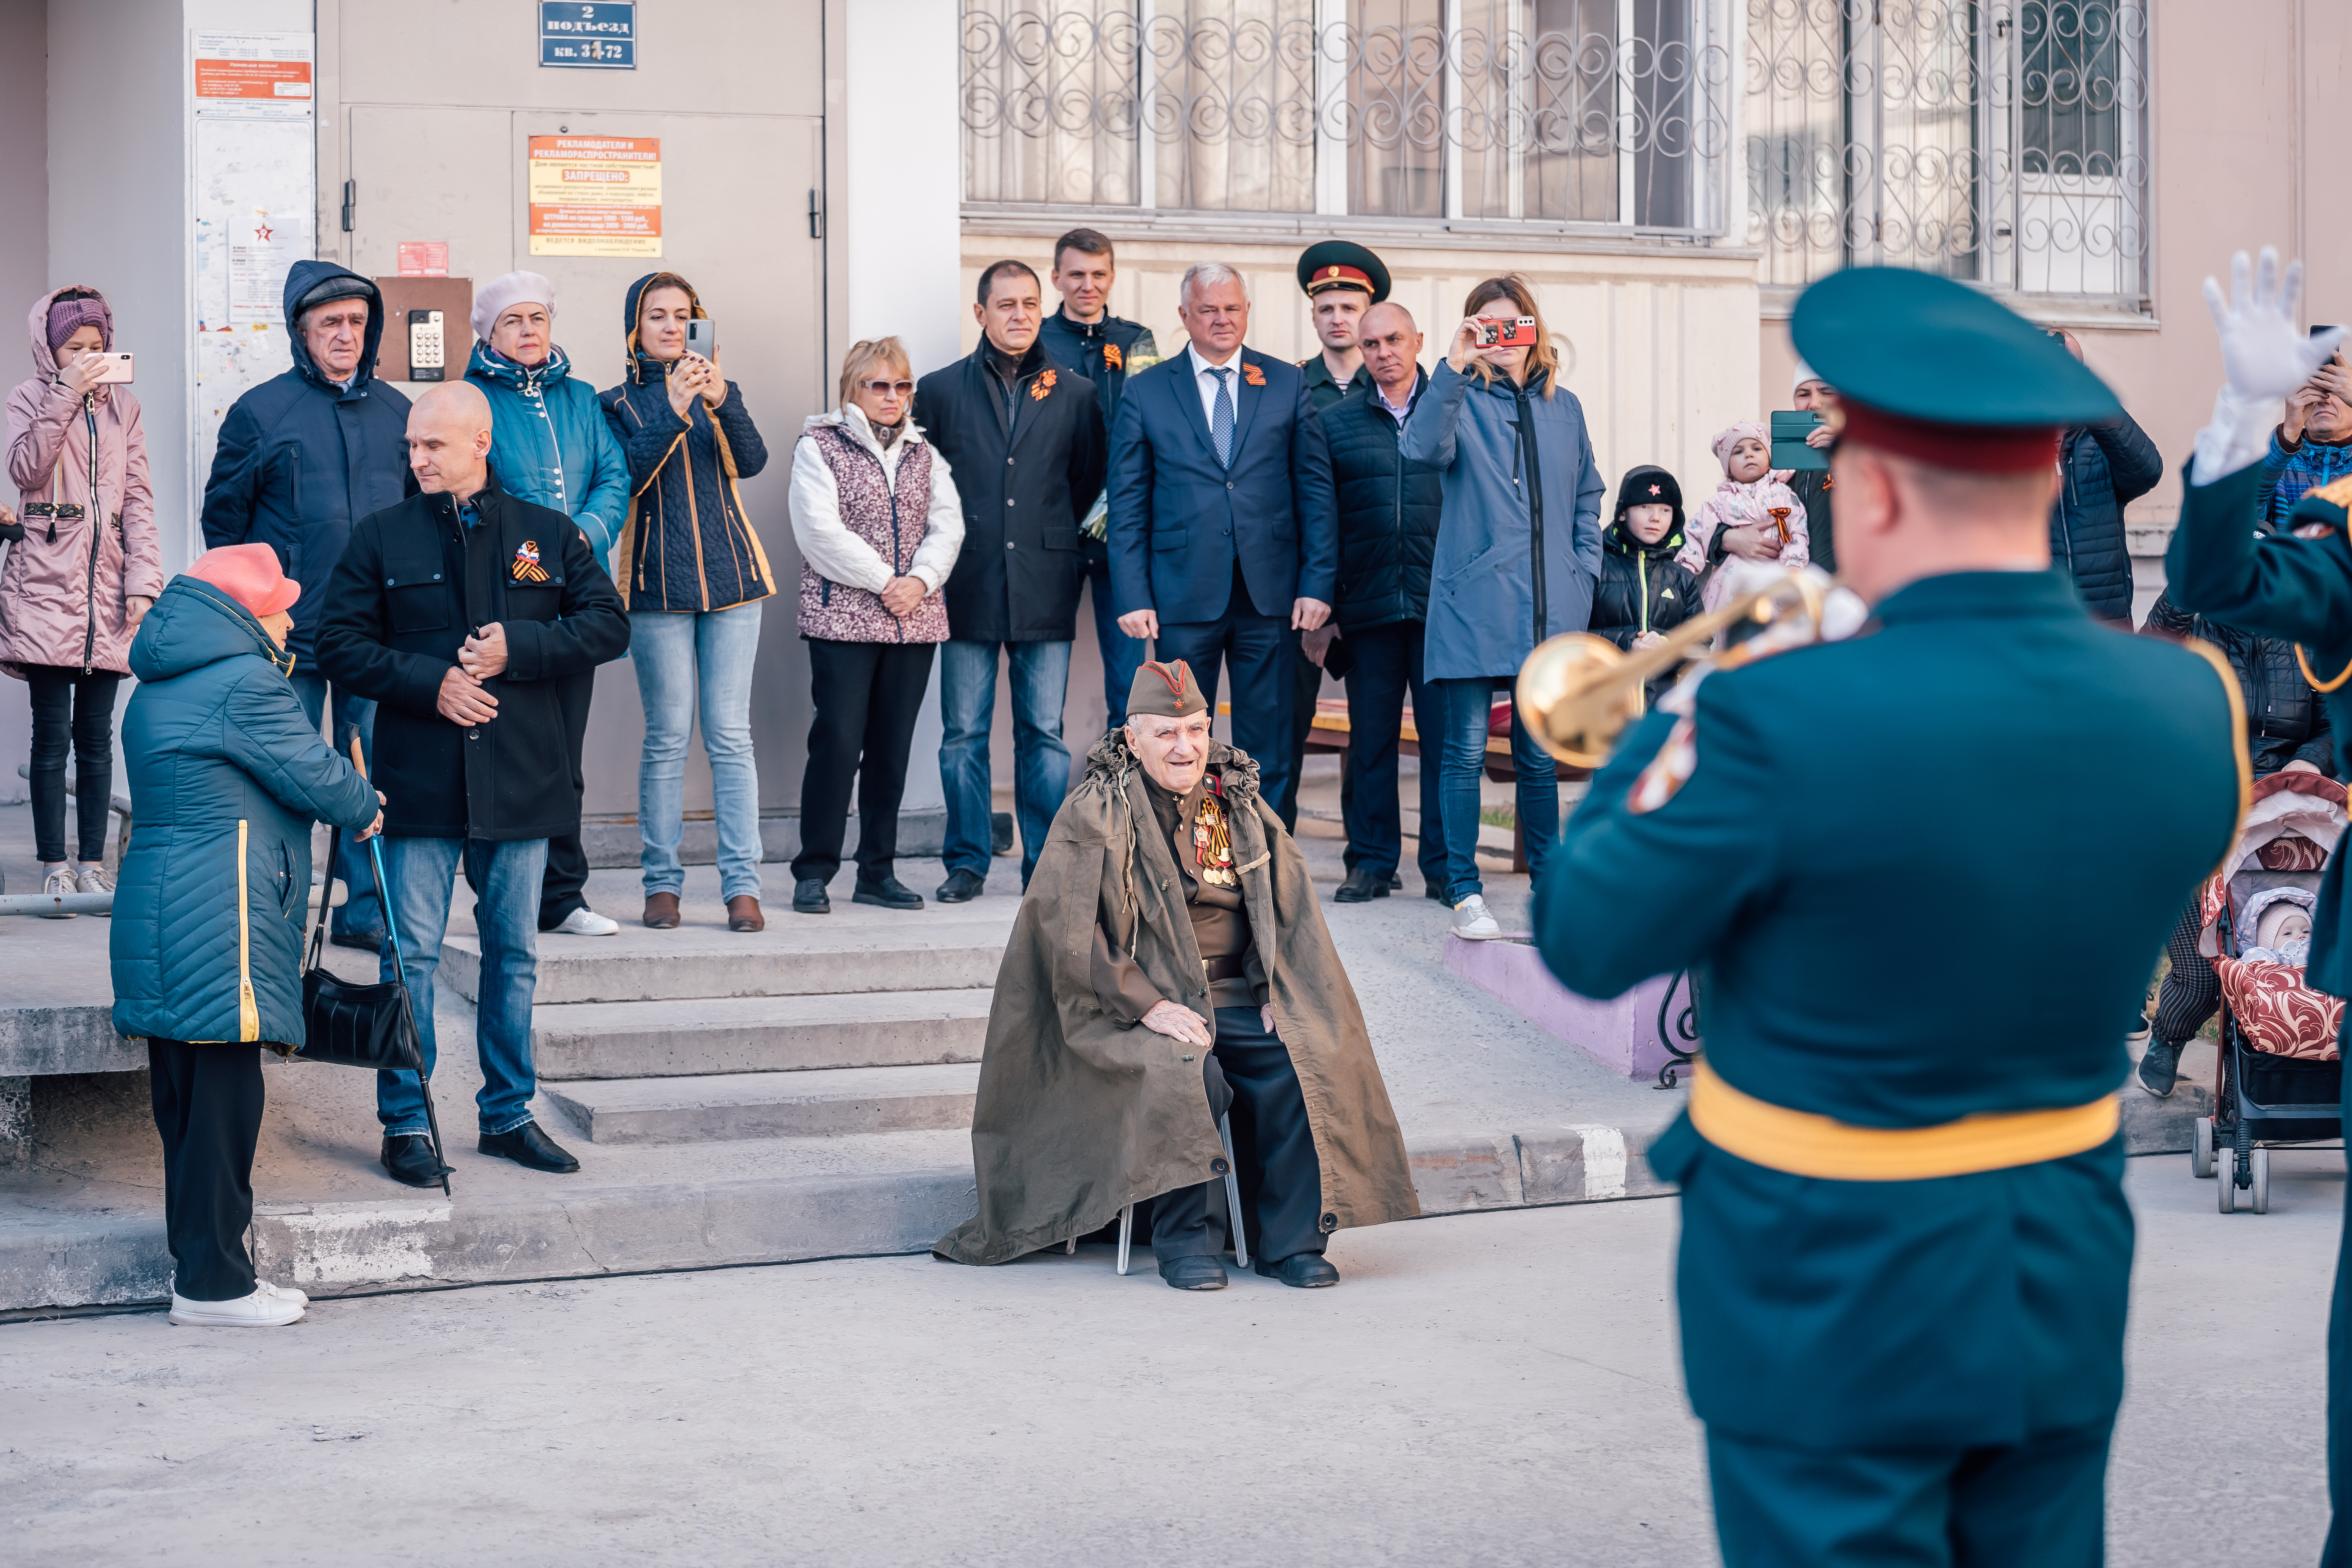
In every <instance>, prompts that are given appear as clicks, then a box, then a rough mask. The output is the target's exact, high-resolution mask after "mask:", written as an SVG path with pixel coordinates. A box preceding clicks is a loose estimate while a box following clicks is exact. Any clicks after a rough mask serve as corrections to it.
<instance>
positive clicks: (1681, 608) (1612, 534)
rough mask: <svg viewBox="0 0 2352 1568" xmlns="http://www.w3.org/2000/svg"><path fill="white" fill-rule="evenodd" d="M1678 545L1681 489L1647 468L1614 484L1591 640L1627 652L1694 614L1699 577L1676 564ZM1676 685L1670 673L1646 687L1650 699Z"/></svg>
mask: <svg viewBox="0 0 2352 1568" xmlns="http://www.w3.org/2000/svg"><path fill="white" fill-rule="evenodd" d="M1682 547H1683V489H1682V486H1680V485H1678V484H1676V483H1675V477H1674V475H1672V474H1670V473H1668V472H1666V470H1665V469H1664V468H1659V467H1657V466H1656V465H1654V464H1649V463H1644V464H1643V465H1642V466H1641V467H1640V468H1634V469H1633V470H1631V471H1630V472H1628V473H1627V474H1626V476H1625V477H1624V479H1622V480H1620V481H1619V483H1618V486H1617V515H1616V519H1615V521H1612V522H1611V523H1610V525H1609V526H1608V528H1606V529H1605V530H1603V531H1602V532H1601V581H1600V582H1599V584H1596V585H1595V586H1594V588H1593V591H1592V623H1591V631H1592V635H1593V636H1594V637H1607V638H1608V639H1609V640H1610V641H1611V642H1613V643H1615V644H1616V645H1617V646H1618V647H1622V648H1623V649H1625V650H1626V651H1627V652H1629V653H1630V652H1632V651H1633V649H1635V648H1643V647H1650V646H1652V645H1653V644H1654V643H1656V642H1658V641H1659V640H1660V634H1661V633H1664V632H1669V631H1672V630H1673V629H1674V628H1675V627H1676V626H1680V625H1682V624H1683V622H1684V621H1685V619H1686V618H1688V617H1689V616H1694V615H1696V614H1697V613H1698V578H1697V577H1696V575H1694V574H1692V572H1691V570H1690V568H1688V567H1686V566H1678V565H1676V564H1675V552H1676V551H1678V550H1680V549H1681V548H1682ZM1672 684H1674V674H1673V672H1672V671H1668V672H1667V673H1665V674H1664V675H1660V676H1656V677H1654V678H1653V679H1651V680H1650V681H1648V682H1647V683H1646V684H1645V686H1644V687H1643V693H1642V696H1643V706H1644V707H1646V706H1648V704H1650V703H1653V702H1655V701H1656V700H1658V697H1659V695H1660V694H1661V693H1663V692H1664V690H1665V689H1666V688H1667V687H1669V686H1671V685H1672Z"/></svg>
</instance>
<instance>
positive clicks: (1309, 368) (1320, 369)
mask: <svg viewBox="0 0 2352 1568" xmlns="http://www.w3.org/2000/svg"><path fill="white" fill-rule="evenodd" d="M1298 368H1299V369H1300V370H1302V371H1304V372H1306V374H1307V402H1308V403H1309V404H1311V405H1313V406H1314V409H1315V412H1316V413H1318V414H1320V413H1322V412H1323V411H1324V410H1325V409H1326V408H1328V407H1330V406H1331V405H1333V404H1335V403H1337V402H1339V399H1341V398H1343V397H1345V396H1347V395H1348V394H1349V393H1350V392H1353V391H1354V390H1355V389H1356V388H1358V387H1360V386H1366V385H1369V384H1370V383H1371V379H1372V378H1371V377H1370V376H1369V375H1367V374H1365V373H1364V367H1363V366H1361V365H1358V366H1357V367H1356V374H1353V375H1351V376H1349V378H1348V379H1347V380H1346V381H1334V380H1332V379H1331V367H1330V365H1329V364H1328V363H1326V362H1325V361H1324V358H1323V353H1322V351H1321V350H1319V349H1318V350H1317V351H1316V352H1315V353H1311V354H1309V355H1307V357H1306V358H1305V359H1303V360H1300V361H1299V362H1298Z"/></svg>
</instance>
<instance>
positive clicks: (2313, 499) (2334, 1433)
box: [2164, 463, 2352, 1565]
mask: <svg viewBox="0 0 2352 1568" xmlns="http://www.w3.org/2000/svg"><path fill="white" fill-rule="evenodd" d="M2183 477H2184V479H2186V476H2183ZM2262 478H2263V475H2262V465H2261V464H2260V463H2255V464H2252V465H2251V466H2249V467H2247V468H2241V469H2239V470H2238V471H2237V472H2236V473H2234V474H2229V475H2225V476H2223V477H2222V478H2221V479H2217V480H2215V481H2214V482H2213V483H2211V484H2210V485H2193V484H2186V483H2184V485H2183V494H2182V498H2181V505H2180V526H2179V527H2178V528H2176V529H2174V530H2173V532H2172V547H2171V549H2170V550H2169V551H2168V552H2167V553H2166V556H2165V561H2164V572H2165V584H2166V585H2165V592H2166V594H2167V595H2169V596H2170V597H2171V599H2172V602H2173V603H2174V604H2176V605H2179V606H2180V607H2181V608H2182V609H2184V610H2189V611H2191V612H2192V613H2194V614H2197V615H2200V616H2210V617H2211V618H2213V619H2214V620H2217V621H2220V622H2221V623H2222V624H2223V625H2225V626H2236V627H2238V628H2240V629H2241V630H2242V631H2249V632H2252V633H2255V634H2256V635H2257V636H2261V637H2287V638H2290V639H2292V640H2293V641H2294V643H2295V644H2296V645H2297V646H2298V647H2300V648H2301V649H2302V652H2303V658H2304V661H2305V674H2306V675H2315V676H2316V677H2317V678H2318V679H2317V680H2316V681H2315V682H2314V684H2315V685H2318V686H2321V687H2323V688H2324V687H2326V685H2327V683H2329V682H2331V681H2332V682H2336V683H2337V684H2336V689H2333V690H2326V691H2325V692H2324V693H2323V695H2322V696H2321V698H2320V700H2321V701H2323V702H2325V703H2326V704H2327V720H2328V723H2329V725H2330V727H2331V728H2332V729H2334V731H2335V732H2336V763H2337V769H2336V771H2337V772H2338V773H2341V772H2342V771H2343V766H2344V763H2345V761H2346V759H2347V757H2352V683H2346V682H2343V681H2342V679H2341V678H2342V676H2343V674H2344V671H2345V668H2346V666H2347V665H2352V544H2347V542H2346V538H2345V527H2346V516H2345V507H2346V504H2347V502H2352V484H2347V482H2346V481H2344V480H2342V479H2339V480H2337V481H2336V482H2335V483H2334V484H2329V485H2323V486H2321V487H2320V488H2319V489H2315V490H2313V491H2311V492H2310V493H2309V494H2307V495H2305V497H2304V498H2303V499H2302V500H2299V501H2297V502H2296V503H2295V505H2294V512H2293V513H2292V514H2291V516H2290V518H2289V526H2288V527H2287V528H2286V529H2285V530H2283V531H2278V532H2274V533H2265V534H2261V535H2257V534H2256V533H2255V531H2254V519H2255V517H2256V516H2257V515H2258V514H2259V512H2260V510H2261V509H2262V505H2263V499H2264V498H2263V483H2262ZM2315 523H2316V524H2322V525H2326V528H2327V529H2328V531H2327V532H2326V533H2325V534H2324V535H2322V536H2321V537H2317V538H2311V539H2304V538H2298V537H2296V536H2295V533H2294V529H2295V528H2296V527H2299V526H2305V525H2309V524H2315ZM2346 858H2347V857H2345V856H2344V855H2342V854H2340V853H2339V854H2335V855H2331V856H2329V857H2328V858H2327V869H2326V872H2325V873H2324V874H2323V875H2322V876H2321V878H2320V881H2319V902H2318V907H2317V908H2316V910H2315V911H2314V918H2313V920H2312V922H2311V962H2310V963H2309V964H2308V965H2307V966H2306V967H2305V971H2304V974H2305V980H2306V981H2307V983H2308V984H2311V985H2312V986H2313V987H2315V989H2317V990H2321V991H2325V992H2326V993H2327V994H2329V995H2331V996H2352V922H2347V919H2346V914H2347V911H2346V909H2345V886H2344V863H2345V860H2346ZM2339 1093H2340V1095H2341V1097H2342V1098H2341V1100H2339V1103H2338V1106H2337V1109H2338V1111H2339V1112H2340V1113H2341V1114H2342V1115H2344V1116H2345V1117H2346V1118H2347V1122H2346V1124H2347V1126H2352V1073H2346V1074H2344V1075H2343V1086H2342V1088H2341V1089H2340V1090H2339ZM2327 1485H2328V1493H2329V1496H2330V1498H2331V1499H2332V1500H2333V1502H2334V1504H2335V1510H2336V1517H2335V1521H2334V1522H2333V1523H2332V1524H2331V1525H2330V1527H2329V1529H2328V1534H2327V1545H2326V1550H2325V1552H2323V1553H2322V1555H2321V1558H2320V1561H2321V1562H2322V1563H2326V1564H2330V1565H2333V1564H2338V1563H2347V1562H2352V1247H2339V1248H2338V1249H2337V1251H2336V1298H2335V1303H2334V1307H2333V1310H2331V1311H2330V1312H2329V1314H2328V1320H2327Z"/></svg>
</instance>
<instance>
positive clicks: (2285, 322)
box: [2189, 246, 2344, 485]
mask: <svg viewBox="0 0 2352 1568" xmlns="http://www.w3.org/2000/svg"><path fill="white" fill-rule="evenodd" d="M2302 298H2303V263H2302V262H2301V261H2291V262H2289V263H2288V264H2287V266H2286V270H2285V272H2284V274H2282V273H2281V272H2280V270H2279V258H2278V252H2277V250H2275V249H2274V248H2273V247H2270V246H2264V247H2263V252H2262V260H2261V262H2260V263H2259V264H2258V265H2256V264H2250V263H2249V262H2248V260H2247V258H2246V253H2245V252H2244V251H2239V252H2238V253H2237V254H2236V255H2235V256H2233V257H2231V258H2230V298H2229V300H2228V302H2227V303H2226V304H2225V303H2224V302H2223V300H2222V299H2221V284H2220V282H2219V281H2217V280H2216V279H2211V278H2208V279H2205V304H2206V308H2207V309H2209V310H2211V311H2212V312H2213V324H2214V326H2215V327H2216V328H2218V329H2219V330H2220V332H2221V364H2222V368H2223V371H2224V372H2225V374H2226V375H2227V378H2228V379H2227V381H2226V382H2225V384H2223V386H2222V388H2221V392H2220V393H2219V394H2218V395H2215V397H2214V399H2213V419H2212V422H2211V423H2210V424H2209V425H2207V426H2205V428H2204V429H2202V430H2200V431H2199V432H2198V433H2197V444H2196V448H2195V456H2194V457H2193V458H2191V459H2190V461H2189V482H2190V483H2191V484H2197V485H2210V484H2211V483H2213V482H2214V481H2215V480H2217V479H2222V478H2224V477H2225V476H2227V475H2230V474H2233V473H2236V472H2237V471H2238V470H2239V469H2241V468H2247V467H2249V466H2250V465H2252V464H2253V463H2254V462H2256V461H2257V460H2259V459H2260V458H2261V457H2262V455H2263V449H2264V447H2266V446H2267V445H2268V443H2269V439H2270V431H2271V426H2273V425H2274V424H2276V423H2277V421H2278V413H2279V399H2281V398H2283V397H2284V396H2285V395H2287V394H2288V393H2290V392H2293V391H2294V389H2295V388H2297V387H2299V386H2301V385H2302V384H2304V383H2305V382H2306V381H2309V380H2310V379H2311V376H2312V373H2313V372H2315V371H2316V370H2317V369H2318V368H2319V367H2320V366H2321V365H2323V364H2325V363H2327V361H2328V358H2329V357H2330V356H2331V355H2333V354H2334V353H2336V344H2337V343H2339V342H2342V341H2343V339H2344V329H2343V328H2341V327H2333V328H2330V329H2329V330H2328V331H2324V332H2321V333H2319V334H2317V335H2316V336H2313V337H2306V336H2305V335H2304V333H2303V331H2302V329H2301V328H2299V327H2297V326H2296V325H2295V324H2294V323H2295V314H2296V310H2297V308H2298V307H2299V306H2300V305H2301V303H2302Z"/></svg>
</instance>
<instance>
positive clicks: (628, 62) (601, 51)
mask: <svg viewBox="0 0 2352 1568" xmlns="http://www.w3.org/2000/svg"><path fill="white" fill-rule="evenodd" d="M539 63H540V64H541V65H543V66H570V67H572V68H575V69H582V70H608V71H628V70H635V69H636V68H637V8H636V6H635V5H634V4H629V5H580V4H578V3H577V0H562V4H557V0H540V5H539Z"/></svg>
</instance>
